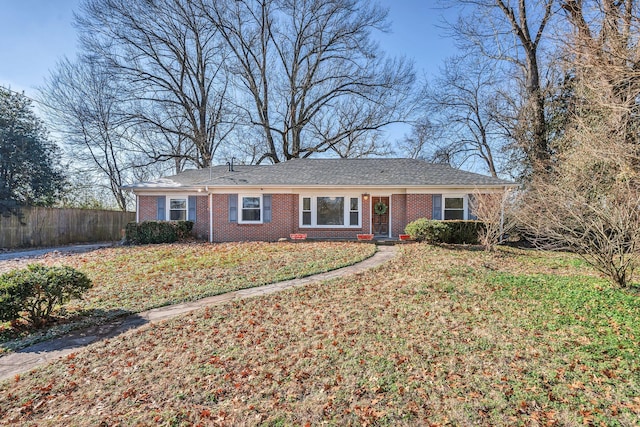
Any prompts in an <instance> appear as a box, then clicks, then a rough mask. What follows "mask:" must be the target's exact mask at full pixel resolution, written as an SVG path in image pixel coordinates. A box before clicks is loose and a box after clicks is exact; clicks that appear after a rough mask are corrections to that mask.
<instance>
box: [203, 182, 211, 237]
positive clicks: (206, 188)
mask: <svg viewBox="0 0 640 427" xmlns="http://www.w3.org/2000/svg"><path fill="white" fill-rule="evenodd" d="M204 191H206V192H207V195H209V243H213V194H211V193H209V186H205V187H204Z"/></svg>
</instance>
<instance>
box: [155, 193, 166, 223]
mask: <svg viewBox="0 0 640 427" xmlns="http://www.w3.org/2000/svg"><path fill="white" fill-rule="evenodd" d="M156 200H157V206H158V210H157V215H156V219H157V220H158V221H164V220H165V219H166V218H167V217H166V215H165V210H166V206H167V197H166V196H158V197H157V199H156Z"/></svg>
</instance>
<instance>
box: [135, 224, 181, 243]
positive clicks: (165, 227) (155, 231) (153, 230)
mask: <svg viewBox="0 0 640 427" xmlns="http://www.w3.org/2000/svg"><path fill="white" fill-rule="evenodd" d="M191 230H193V221H143V222H140V223H137V222H130V223H129V224H127V226H126V228H125V243H127V244H132V245H146V244H149V243H173V242H177V241H178V240H182V239H185V238H187V237H188V236H189V235H190V233H191Z"/></svg>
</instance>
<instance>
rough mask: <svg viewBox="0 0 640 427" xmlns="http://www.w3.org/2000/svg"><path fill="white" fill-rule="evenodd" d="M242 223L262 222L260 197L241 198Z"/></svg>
mask: <svg viewBox="0 0 640 427" xmlns="http://www.w3.org/2000/svg"><path fill="white" fill-rule="evenodd" d="M241 201H242V203H241V208H242V210H241V213H240V222H261V221H262V218H261V212H262V210H261V208H260V207H261V205H262V200H261V197H260V196H243V197H242V198H241Z"/></svg>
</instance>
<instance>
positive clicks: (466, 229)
mask: <svg viewBox="0 0 640 427" xmlns="http://www.w3.org/2000/svg"><path fill="white" fill-rule="evenodd" d="M445 222H446V224H447V226H448V227H449V230H450V235H449V240H448V241H447V242H444V243H453V244H457V245H463V244H466V245H477V244H478V236H479V235H480V234H479V233H480V230H481V229H482V227H483V226H484V225H483V224H482V222H481V221H445Z"/></svg>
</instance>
